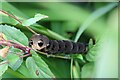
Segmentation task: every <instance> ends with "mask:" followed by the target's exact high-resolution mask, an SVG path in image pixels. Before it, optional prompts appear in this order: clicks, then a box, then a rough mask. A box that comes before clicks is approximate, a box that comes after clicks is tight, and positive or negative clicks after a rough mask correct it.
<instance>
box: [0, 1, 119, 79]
mask: <svg viewBox="0 0 120 80" xmlns="http://www.w3.org/2000/svg"><path fill="white" fill-rule="evenodd" d="M118 4H119V3H116V2H111V3H109V2H9V3H7V2H2V10H5V11H7V12H8V13H10V14H13V15H14V16H16V17H17V18H18V19H20V20H21V21H23V20H27V19H29V18H32V17H34V15H35V14H37V13H41V14H44V15H47V16H48V17H49V18H46V19H42V20H40V21H38V22H37V23H36V24H34V25H31V26H30V28H32V29H33V30H34V31H36V32H37V33H41V34H44V35H47V36H48V37H49V38H50V39H59V40H63V39H70V40H73V41H78V42H84V43H89V49H88V52H87V54H86V55H83V56H82V55H77V57H75V58H72V60H73V61H71V60H64V59H58V58H52V57H49V58H48V57H46V56H44V55H40V56H41V57H42V59H43V60H44V61H45V62H46V63H47V65H48V66H49V68H50V70H51V71H52V73H53V74H54V75H55V76H56V77H57V78H70V77H71V78H118V11H119V10H118V7H119V6H118ZM1 15H2V20H1V21H0V23H2V24H8V25H13V26H15V27H16V28H17V29H20V30H21V31H22V32H23V33H24V34H25V35H26V36H27V37H28V38H30V37H31V36H32V33H31V32H30V31H29V30H27V29H26V28H25V27H24V26H22V25H19V24H18V23H17V22H16V21H15V20H14V19H12V18H10V17H8V16H6V15H3V14H1ZM90 39H91V41H90ZM31 66H32V65H31ZM15 73H17V74H21V73H20V72H19V70H18V72H17V71H16V72H14V71H12V69H10V68H9V69H8V70H7V71H6V73H5V74H4V75H3V77H19V75H14V74H15ZM21 75H23V76H24V78H26V77H28V76H26V75H24V74H21Z"/></svg>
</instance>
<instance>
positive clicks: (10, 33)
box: [0, 25, 28, 45]
mask: <svg viewBox="0 0 120 80" xmlns="http://www.w3.org/2000/svg"><path fill="white" fill-rule="evenodd" d="M0 32H3V33H4V34H5V36H6V37H7V39H8V40H11V41H13V42H17V43H20V44H23V45H28V38H27V37H26V36H25V35H24V33H22V32H21V31H20V30H18V29H16V28H14V27H11V26H8V25H0Z"/></svg>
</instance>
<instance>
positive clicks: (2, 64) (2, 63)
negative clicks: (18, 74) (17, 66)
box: [0, 61, 8, 77]
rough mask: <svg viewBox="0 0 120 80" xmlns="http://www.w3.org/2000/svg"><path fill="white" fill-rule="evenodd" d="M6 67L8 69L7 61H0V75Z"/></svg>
mask: <svg viewBox="0 0 120 80" xmlns="http://www.w3.org/2000/svg"><path fill="white" fill-rule="evenodd" d="M7 69H8V63H5V61H3V62H0V76H1V77H2V75H3V74H4V73H5V71H6V70H7Z"/></svg>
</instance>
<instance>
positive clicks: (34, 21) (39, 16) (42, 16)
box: [22, 14, 48, 26]
mask: <svg viewBox="0 0 120 80" xmlns="http://www.w3.org/2000/svg"><path fill="white" fill-rule="evenodd" d="M47 17H48V16H45V15H42V14H36V15H35V16H34V18H30V19H28V20H25V21H23V22H22V25H23V26H30V25H32V24H34V23H36V22H37V21H39V20H41V19H44V18H47Z"/></svg>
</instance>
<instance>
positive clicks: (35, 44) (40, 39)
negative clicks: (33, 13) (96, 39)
mask: <svg viewBox="0 0 120 80" xmlns="http://www.w3.org/2000/svg"><path fill="white" fill-rule="evenodd" d="M29 46H30V47H32V48H33V49H34V50H37V51H41V52H45V53H47V54H57V53H66V54H68V53H73V54H75V53H85V52H86V50H87V49H86V47H87V45H86V44H84V43H80V42H76V43H75V42H72V41H68V40H49V39H48V37H47V36H45V35H42V34H34V35H33V36H32V37H31V38H30V40H29Z"/></svg>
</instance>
